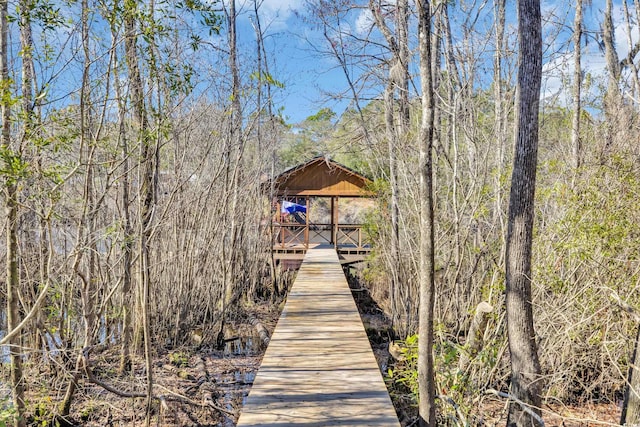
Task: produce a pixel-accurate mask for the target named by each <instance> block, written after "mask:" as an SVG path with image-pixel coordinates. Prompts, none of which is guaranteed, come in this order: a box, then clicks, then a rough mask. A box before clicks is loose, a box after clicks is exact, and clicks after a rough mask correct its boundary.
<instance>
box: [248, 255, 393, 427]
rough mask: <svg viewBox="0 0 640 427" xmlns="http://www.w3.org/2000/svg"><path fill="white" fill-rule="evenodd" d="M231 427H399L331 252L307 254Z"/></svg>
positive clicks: (334, 256)
mask: <svg viewBox="0 0 640 427" xmlns="http://www.w3.org/2000/svg"><path fill="white" fill-rule="evenodd" d="M237 425H238V426H241V427H248V426H266V427H275V426H300V427H320V426H362V427H364V426H393V427H399V426H400V424H399V422H398V418H397V416H396V413H395V410H394V408H393V404H392V403H391V399H390V398H389V394H388V393H387V389H386V387H385V384H384V381H383V379H382V375H381V373H380V370H379V368H378V364H377V362H376V359H375V357H374V355H373V352H372V350H371V346H370V344H369V340H368V339H367V335H366V332H365V330H364V326H363V325H362V321H361V319H360V315H359V314H358V309H357V307H356V305H355V302H354V300H353V297H352V296H351V291H350V290H349V285H348V284H347V280H346V278H345V276H344V273H343V272H342V268H341V267H340V261H339V260H338V255H337V254H336V251H335V249H333V248H331V249H323V248H319V249H310V250H308V251H307V253H306V255H305V258H304V261H303V263H302V265H301V267H300V270H299V272H298V275H297V277H296V280H295V282H294V284H293V287H292V288H291V291H290V292H289V296H288V298H287V302H286V305H285V307H284V310H283V312H282V315H281V316H280V320H279V321H278V324H277V326H276V328H275V331H274V332H273V336H272V337H271V342H270V344H269V347H268V348H267V351H266V353H265V355H264V358H263V360H262V364H261V366H260V370H259V371H258V374H257V376H256V378H255V381H254V383H253V386H252V388H251V391H250V393H249V396H248V398H247V401H246V403H245V405H244V407H243V409H242V411H241V414H240V418H239V420H238V424H237Z"/></svg>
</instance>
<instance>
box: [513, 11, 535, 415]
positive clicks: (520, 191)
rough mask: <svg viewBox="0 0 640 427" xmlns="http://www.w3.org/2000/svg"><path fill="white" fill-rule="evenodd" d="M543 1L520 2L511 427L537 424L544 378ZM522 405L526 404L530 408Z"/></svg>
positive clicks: (514, 202) (514, 188)
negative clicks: (539, 263)
mask: <svg viewBox="0 0 640 427" xmlns="http://www.w3.org/2000/svg"><path fill="white" fill-rule="evenodd" d="M540 15H541V14H540V0H520V1H519V2H518V24H519V31H518V36H519V44H520V65H519V69H518V85H517V96H516V106H517V114H518V115H517V123H516V141H515V155H514V156H515V157H514V161H513V174H512V176H511V192H510V195H509V216H508V224H507V245H506V309H507V331H508V336H509V351H510V355H511V395H512V396H513V397H515V398H516V399H518V400H519V401H520V402H518V403H516V401H511V402H510V404H509V416H508V420H507V425H508V426H535V425H538V421H537V420H536V418H535V417H533V416H532V415H531V412H532V413H534V414H537V415H538V416H539V415H540V413H541V412H540V404H541V397H540V391H541V389H542V378H541V376H540V375H541V370H540V362H539V360H538V352H537V347H536V340H535V338H536V337H535V330H534V327H533V308H532V301H531V247H532V242H533V216H534V196H535V185H536V165H537V157H538V108H539V103H540V85H541V81H542V36H541V16H540ZM521 405H526V406H527V408H526V409H527V410H525V409H524V408H523V407H522V406H521Z"/></svg>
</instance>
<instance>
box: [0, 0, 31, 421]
mask: <svg viewBox="0 0 640 427" xmlns="http://www.w3.org/2000/svg"><path fill="white" fill-rule="evenodd" d="M7 14H8V2H7V1H5V0H3V1H2V2H1V3H0V73H1V78H2V82H3V84H2V87H1V88H0V90H1V91H2V96H1V97H0V99H1V105H0V108H1V115H2V130H1V135H0V148H1V149H2V151H3V158H4V162H5V165H4V166H3V169H4V170H5V172H4V173H6V174H7V176H5V177H4V181H5V187H4V197H5V212H6V220H5V233H6V239H7V241H6V251H7V252H6V269H7V270H6V281H7V294H6V296H7V331H12V330H14V329H15V328H16V326H17V325H18V324H19V323H20V312H19V304H20V302H19V299H18V295H19V293H18V287H19V286H20V276H19V272H18V185H17V182H16V181H17V179H18V177H17V176H13V175H14V174H13V173H12V165H11V164H10V163H11V162H12V160H13V159H12V157H14V156H15V154H14V152H13V150H12V147H11V100H12V98H13V96H12V94H11V85H10V84H9V62H8V61H9V52H8V51H7V49H8V38H9V22H8V20H7ZM16 157H17V156H16ZM7 158H8V160H7ZM17 160H20V159H19V158H18V159H17ZM8 345H9V355H10V357H9V358H10V362H11V366H10V368H9V369H10V377H11V391H12V393H11V394H12V399H13V406H14V408H15V410H16V412H15V415H14V417H13V423H14V425H15V426H17V427H23V426H25V425H26V423H25V420H24V412H25V404H24V385H23V378H22V354H21V353H22V351H21V345H20V334H16V335H14V336H13V337H12V338H11V339H10V340H9V342H8Z"/></svg>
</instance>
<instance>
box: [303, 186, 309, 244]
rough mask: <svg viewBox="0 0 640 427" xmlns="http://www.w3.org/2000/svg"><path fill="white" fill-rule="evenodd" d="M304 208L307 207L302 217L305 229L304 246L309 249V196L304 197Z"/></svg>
mask: <svg viewBox="0 0 640 427" xmlns="http://www.w3.org/2000/svg"><path fill="white" fill-rule="evenodd" d="M304 201H305V206H306V207H307V212H306V214H305V216H304V220H305V223H306V224H305V227H304V246H305V248H307V249H309V214H310V212H309V196H304Z"/></svg>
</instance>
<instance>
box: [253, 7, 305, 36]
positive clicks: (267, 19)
mask: <svg viewBox="0 0 640 427" xmlns="http://www.w3.org/2000/svg"><path fill="white" fill-rule="evenodd" d="M241 3H242V8H243V9H245V10H247V9H248V10H253V7H254V6H253V0H241ZM303 5H304V0H262V1H260V0H258V6H259V11H260V17H261V20H262V21H263V23H262V25H263V27H265V28H267V27H268V28H269V29H271V30H280V29H283V28H286V26H287V20H288V19H289V18H290V17H291V16H292V15H293V13H294V11H295V10H298V9H301V8H302V6H303Z"/></svg>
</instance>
